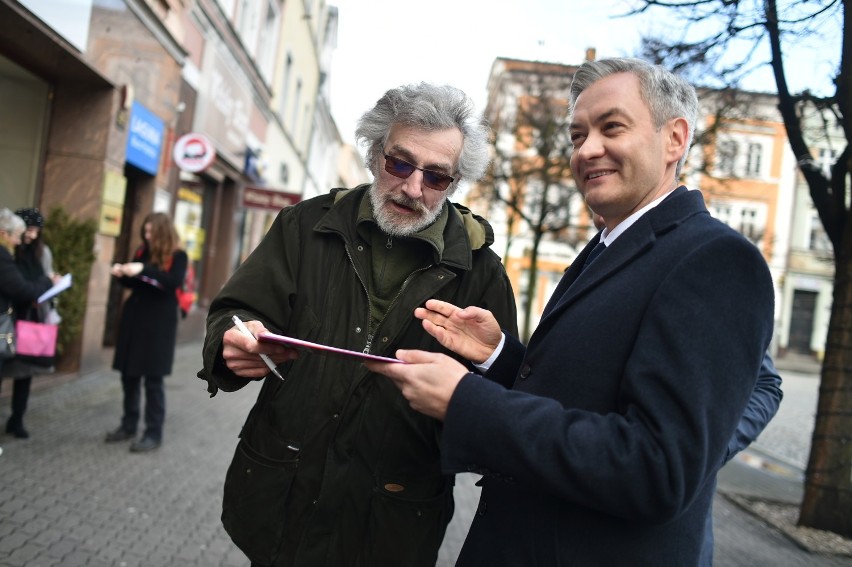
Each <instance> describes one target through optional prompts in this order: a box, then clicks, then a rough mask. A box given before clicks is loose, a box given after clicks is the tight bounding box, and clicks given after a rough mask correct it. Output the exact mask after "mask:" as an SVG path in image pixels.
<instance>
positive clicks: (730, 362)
mask: <svg viewBox="0 0 852 567" xmlns="http://www.w3.org/2000/svg"><path fill="white" fill-rule="evenodd" d="M571 103H572V116H571V125H570V133H571V139H572V140H573V143H574V152H573V154H572V157H571V169H572V172H573V174H574V177H575V180H576V181H577V185H578V187H579V189H580V191H581V192H582V193H583V195H584V197H585V199H586V202H587V203H588V205H589V206H590V207H591V208H592V210H593V211H595V212H596V213H599V214H601V215H602V216H603V218H604V219H605V220H606V227H605V228H604V229H603V230H602V231H601V233H600V234H598V235H597V236H596V237H595V238H593V239H592V241H591V242H590V243H589V245H588V246H587V247H586V249H584V250H583V251H582V252H581V253H580V255H579V256H578V257H577V259H576V261H575V262H574V264H573V265H572V266H571V267H570V268H569V269H568V270H567V272H566V273H565V275H564V276H563V278H562V281H561V282H560V283H559V285H558V286H557V288H556V290H555V291H554V294H553V296H552V297H551V299H550V301H549V303H548V305H547V306H546V308H545V310H544V312H543V315H542V318H541V322H540V324H539V326H538V328H537V329H536V330H535V332H534V334H533V336H532V337H531V338H530V341H529V344H528V345H527V346H526V347H524V345H522V344H520V343H519V342H518V341H517V340H514V339H512V337H511V335H510V334H508V333H501V332H500V327H499V324H498V323H497V322H496V321H494V319H493V317H491V316H490V315H489V314H488V313H487V312H486V311H484V310H482V309H479V308H476V307H471V308H466V309H464V310H462V309H458V308H457V307H456V306H454V305H449V304H446V303H442V302H439V301H430V302H427V304H426V309H419V310H417V311H416V315H417V316H418V317H420V318H422V319H424V321H423V323H424V327H425V328H426V329H427V330H428V331H430V332H431V333H432V334H433V335H434V336H435V337H436V338H438V340H440V341H441V343H442V344H443V345H444V346H447V347H449V348H451V349H453V350H454V351H455V352H457V353H459V354H462V355H464V356H465V358H467V359H468V360H470V361H473V362H475V363H477V364H480V365H481V368H482V369H483V370H485V372H486V374H485V376H486V378H488V379H483V378H482V377H481V376H479V375H477V374H475V373H471V372H470V371H469V370H468V369H467V368H465V367H464V366H462V365H461V364H459V363H458V362H457V361H455V360H453V359H451V358H449V357H446V356H444V355H441V354H436V353H427V352H420V351H397V357H398V358H401V359H403V360H404V361H406V362H408V363H409V364H404V365H403V364H394V365H390V364H384V363H373V362H369V363H367V364H368V366H369V367H370V368H371V369H372V370H377V371H381V372H382V373H384V374H386V375H388V376H390V377H392V378H393V379H394V380H395V381H396V382H397V383H398V386H399V387H400V388H401V389H402V392H403V394H404V395H405V396H406V398H408V399H409V401H410V402H411V405H412V407H414V408H415V409H419V410H420V411H423V412H424V413H426V414H427V415H430V416H432V417H435V418H438V419H441V420H443V421H444V431H443V436H442V444H441V456H442V465H443V469H444V471H445V472H456V471H464V470H474V471H479V472H481V473H483V474H484V478H483V481H482V487H483V488H482V495H481V499H480V504H479V509H478V511H477V514H476V516H475V517H474V521H473V524H472V526H471V529H470V533H469V534H468V537H467V539H466V541H465V543H464V546H463V548H462V551H461V554H460V557H459V560H458V563H457V564H458V565H460V566H465V567H466V566H470V565H481V566H488V567H495V566H497V567H499V566H503V565H505V566H516V565H524V566H535V565H547V566H550V565H631V566H643V565H647V566H655V567H657V566H662V565H672V566H690V565H692V566H695V565H697V564H698V561H699V553H700V550H701V545H702V541H703V538H704V527H705V520H706V518H707V514H708V511H709V508H710V506H711V503H712V498H713V488H714V480H715V476H716V472H717V470H718V468H719V467H720V466H721V464H722V462H723V459H724V456H725V452H726V448H727V445H728V442H729V440H730V439H731V437H732V435H733V433H734V430H735V428H736V426H737V422H738V421H739V419H740V416H741V415H742V414H743V410H744V408H745V406H746V402H747V401H748V399H749V396H750V394H751V392H752V390H753V389H754V384H755V379H756V377H757V375H758V370H759V368H760V365H761V361H762V359H763V355H764V353H765V352H766V349H767V346H768V345H769V340H770V337H771V334H772V328H773V286H772V281H771V278H770V274H769V270H768V268H767V266H766V262H765V260H764V259H763V257H762V256H761V255H760V252H759V251H758V250H757V248H755V246H753V245H752V244H751V243H749V242H748V241H747V240H745V239H744V238H743V237H742V236H741V235H739V234H738V233H736V232H735V231H733V230H732V229H730V228H729V227H727V226H726V225H724V224H722V223H721V222H719V221H717V220H715V219H713V218H712V217H711V216H710V214H709V213H708V211H707V208H706V207H705V205H704V200H703V198H702V196H701V193H700V192H698V191H689V190H687V189H686V188H685V187H682V186H681V187H678V185H677V179H678V177H679V173H680V169H681V167H682V164H683V161H684V160H685V159H686V154H687V151H688V149H689V146H690V141H691V139H692V133H693V132H694V128H695V121H696V117H697V112H698V101H697V97H696V95H695V91H694V89H693V88H692V87H691V86H690V85H689V84H688V83H686V82H685V81H684V80H682V79H680V78H679V77H676V76H675V75H673V74H671V73H669V72H668V71H665V70H664V69H662V68H660V67H656V66H652V65H649V64H647V63H645V62H642V61H639V60H635V59H609V60H599V61H593V62H587V63H584V64H583V65H582V66H580V68H579V69H578V71H577V73H576V74H575V76H574V80H573V84H572V88H571ZM599 245H600V246H599ZM596 248H597V250H595V249H596ZM601 249H603V251H602V252H601ZM593 250H595V254H596V256H597V257H596V258H594V257H593V255H592V252H593Z"/></svg>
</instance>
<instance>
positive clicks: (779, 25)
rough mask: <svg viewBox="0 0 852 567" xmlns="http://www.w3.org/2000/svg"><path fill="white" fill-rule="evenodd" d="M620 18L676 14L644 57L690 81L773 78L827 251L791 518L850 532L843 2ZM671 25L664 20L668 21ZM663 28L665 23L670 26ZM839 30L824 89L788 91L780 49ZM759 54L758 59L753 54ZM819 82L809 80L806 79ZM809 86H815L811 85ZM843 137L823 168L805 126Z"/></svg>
mask: <svg viewBox="0 0 852 567" xmlns="http://www.w3.org/2000/svg"><path fill="white" fill-rule="evenodd" d="M638 4H639V5H638V7H637V8H635V9H634V10H633V11H632V12H630V14H628V15H637V14H641V13H645V12H648V11H652V10H658V9H660V10H667V11H668V12H669V15H671V16H674V17H675V18H678V19H679V20H680V23H682V24H683V26H677V28H678V29H681V30H683V33H682V38H690V39H689V40H688V41H687V40H685V39H677V38H676V39H674V40H671V39H667V38H647V39H646V41H645V44H644V50H645V55H646V56H647V55H653V58H654V59H656V60H658V61H661V62H664V63H665V64H666V65H667V66H668V67H669V68H672V69H674V70H676V71H680V72H682V73H684V74H685V75H686V76H687V77H689V78H690V79H691V80H692V81H693V82H694V83H699V84H700V83H704V84H707V83H708V81H718V84H722V85H732V86H736V85H737V84H738V83H739V82H740V80H741V79H742V78H743V77H745V76H747V75H748V74H750V73H751V72H753V71H754V70H755V69H757V68H758V67H760V66H764V65H768V66H769V67H770V68H771V70H772V74H773V77H774V82H775V86H776V90H777V96H778V110H779V111H780V114H781V116H782V119H783V122H784V125H785V128H786V130H787V138H788V140H789V143H790V147H791V148H792V151H793V154H794V155H795V156H796V159H797V162H798V167H799V170H800V172H801V175H802V177H803V178H804V180H805V182H806V183H807V186H808V189H809V191H810V195H811V199H812V200H813V203H814V206H815V208H816V210H817V212H818V214H819V217H820V220H821V221H822V224H823V227H824V228H825V232H826V234H827V235H828V238H829V239H830V241H831V244H832V247H833V249H834V262H835V280H834V290H833V291H834V300H833V303H832V309H831V317H830V322H829V329H828V338H827V341H826V348H825V358H824V361H823V366H822V376H821V383H820V393H819V404H818V408H817V416H816V423H815V429H814V434H813V439H812V443H811V453H810V458H809V461H808V467H807V471H806V478H805V494H804V499H803V501H802V506H801V511H800V516H799V524H800V525H804V526H809V527H813V528H818V529H824V530H830V531H833V532H836V533H839V534H842V535H844V536H852V324H850V322H852V222H850V220H852V207H850V191H849V188H850V168H852V151H851V150H850V148H849V143H848V142H849V135H850V133H852V114H850V104H852V75H850V65H852V36H850V26H849V23H850V18H852V14H850V13H849V5H848V4H849V2H848V0H811V1H808V2H801V1H795V0H789V1H786V2H781V1H778V0H764V1H763V2H754V1H745V0H639V2H638ZM673 27H674V26H673ZM670 29H671V28H670ZM825 30H839V32H840V34H841V37H840V41H839V49H838V52H836V53H828V49H827V48H828V46H829V45H830V44H823V45H822V46H821V53H823V54H828V56H829V57H832V58H834V57H836V64H837V67H836V69H835V70H834V71H833V76H831V77H830V78H831V82H832V84H833V87H834V92H833V93H832V94H830V95H828V96H816V95H815V94H813V89H812V90H804V91H803V92H800V93H791V92H790V87H789V85H788V80H787V74H786V72H785V53H789V52H791V51H792V50H793V49H795V47H796V45H797V44H799V43H800V42H803V41H808V40H812V39H813V38H814V37H822V36H823V34H824V33H825ZM764 53H766V54H767V55H765V56H764V55H762V54H764ZM819 80H820V78H819V77H817V76H814V81H815V82H816V81H819ZM814 86H816V85H814ZM820 125H821V127H822V128H823V129H824V133H823V135H824V136H826V137H827V136H828V135H829V134H828V132H829V129H832V128H837V127H838V126H839V128H840V130H841V131H842V132H843V135H844V136H845V146H844V147H843V149H842V150H841V151H839V152H838V154H837V157H836V158H835V161H834V163H833V164H832V165H831V167H830V171H828V172H826V170H824V169H823V168H821V167H819V166H818V164H817V163H816V160H815V159H814V157H815V152H814V148H813V143H812V140H814V139H815V136H819V134H818V133H817V134H815V133H814V132H813V128H814V127H817V128H819V127H820Z"/></svg>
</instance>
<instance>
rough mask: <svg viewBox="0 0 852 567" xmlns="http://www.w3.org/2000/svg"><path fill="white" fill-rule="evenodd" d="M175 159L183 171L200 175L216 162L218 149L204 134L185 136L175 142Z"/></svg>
mask: <svg viewBox="0 0 852 567" xmlns="http://www.w3.org/2000/svg"><path fill="white" fill-rule="evenodd" d="M173 157H174V159H175V163H176V164H177V166H178V167H179V168H181V169H182V170H183V171H189V172H190V173H198V172H200V171H204V170H205V169H207V168H208V167H210V166H211V165H213V162H214V161H216V148H214V147H213V143H212V142H211V141H210V140H209V139H208V138H207V136H204V135H203V134H196V133H190V134H184V135H183V136H181V137H180V138H178V141H177V142H175V149H174V155H173Z"/></svg>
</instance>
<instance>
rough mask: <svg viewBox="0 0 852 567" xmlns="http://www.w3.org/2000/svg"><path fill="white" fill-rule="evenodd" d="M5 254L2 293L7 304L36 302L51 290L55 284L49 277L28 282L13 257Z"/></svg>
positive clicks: (1, 265) (0, 267)
mask: <svg viewBox="0 0 852 567" xmlns="http://www.w3.org/2000/svg"><path fill="white" fill-rule="evenodd" d="M4 252H5V254H2V256H0V293H2V295H3V296H4V297H5V299H6V301H7V302H11V303H27V302H30V301H35V300H36V299H38V296H40V295H41V294H42V293H44V292H45V291H47V290H48V289H50V288H51V286H52V285H53V284H52V282H51V281H50V278H48V277H47V276H41V277H39V278H38V279H37V280H34V281H29V280H27V279H26V278H25V277H24V275H23V274H22V273H21V270H20V269H19V268H18V266H17V264H15V260H14V258H12V255H11V254H9V253H8V252H6V251H5V250H4Z"/></svg>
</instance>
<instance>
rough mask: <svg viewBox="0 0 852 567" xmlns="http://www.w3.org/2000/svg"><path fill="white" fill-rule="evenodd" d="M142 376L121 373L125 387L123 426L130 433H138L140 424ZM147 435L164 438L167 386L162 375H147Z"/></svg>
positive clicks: (160, 439)
mask: <svg viewBox="0 0 852 567" xmlns="http://www.w3.org/2000/svg"><path fill="white" fill-rule="evenodd" d="M142 381H143V377H142V376H128V375H126V374H122V375H121V385H122V387H123V388H124V416H123V417H122V418H121V427H122V428H123V429H124V430H125V431H127V432H128V433H136V429H137V427H138V426H139V416H140V408H141V405H142V404H141V402H142V388H141V386H142ZM144 381H145V432H144V436H145V437H150V438H151V439H154V440H155V441H162V440H163V422H164V421H165V419H166V388H165V385H164V384H163V377H162V376H145V377H144Z"/></svg>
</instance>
